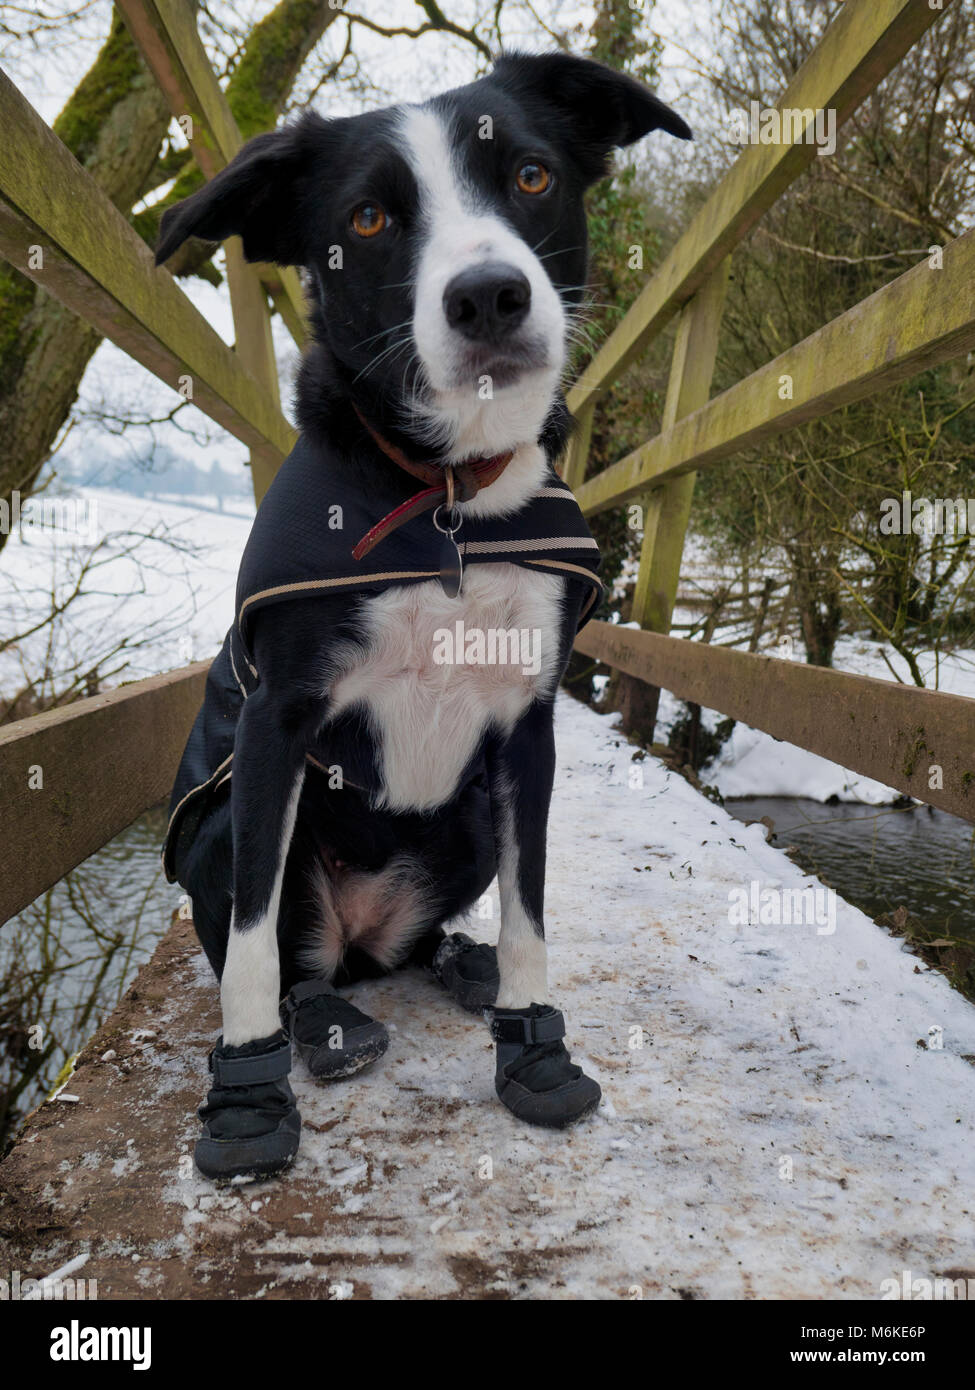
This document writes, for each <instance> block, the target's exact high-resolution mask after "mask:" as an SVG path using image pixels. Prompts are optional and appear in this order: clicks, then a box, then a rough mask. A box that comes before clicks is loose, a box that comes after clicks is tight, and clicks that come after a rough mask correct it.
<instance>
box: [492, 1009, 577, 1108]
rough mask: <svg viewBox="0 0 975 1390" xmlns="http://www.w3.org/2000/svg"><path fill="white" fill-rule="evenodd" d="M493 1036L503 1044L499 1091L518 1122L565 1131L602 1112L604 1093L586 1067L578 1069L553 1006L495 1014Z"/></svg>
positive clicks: (497, 1077)
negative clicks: (597, 1110)
mask: <svg viewBox="0 0 975 1390" xmlns="http://www.w3.org/2000/svg"><path fill="white" fill-rule="evenodd" d="M491 1036H492V1037H493V1038H494V1040H495V1041H496V1043H497V1045H498V1067H497V1072H496V1073H495V1077H494V1087H495V1090H496V1091H497V1093H498V1097H499V1099H500V1101H501V1103H502V1105H506V1106H507V1107H508V1109H509V1110H510V1111H511V1113H512V1115H514V1116H516V1118H517V1119H519V1120H526V1121H527V1122H528V1124H530V1125H545V1126H547V1127H548V1128H549V1129H564V1128H565V1127H566V1125H571V1124H575V1122H576V1120H581V1119H582V1118H583V1117H584V1116H585V1115H590V1114H591V1113H592V1112H593V1111H594V1110H595V1109H596V1107H597V1105H598V1104H599V1101H600V1097H601V1096H602V1092H601V1091H600V1089H599V1087H598V1085H597V1084H596V1082H595V1081H593V1079H592V1077H590V1076H586V1075H585V1073H584V1072H583V1070H582V1068H581V1067H576V1066H573V1064H572V1062H571V1060H570V1058H569V1054H568V1052H567V1051H566V1047H565V1044H564V1043H563V1041H562V1039H563V1038H564V1037H565V1019H564V1018H563V1017H562V1014H561V1013H560V1011H559V1010H558V1009H553V1008H552V1006H551V1005H550V1004H531V1005H530V1006H529V1007H528V1008H527V1009H495V1010H494V1017H493V1018H492V1020H491Z"/></svg>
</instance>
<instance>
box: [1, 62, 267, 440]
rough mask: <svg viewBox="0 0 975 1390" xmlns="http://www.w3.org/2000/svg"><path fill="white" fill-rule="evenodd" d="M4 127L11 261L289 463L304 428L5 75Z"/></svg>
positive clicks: (241, 435)
mask: <svg viewBox="0 0 975 1390" xmlns="http://www.w3.org/2000/svg"><path fill="white" fill-rule="evenodd" d="M0 132H2V135H0V139H2V156H0V198H2V199H3V200H4V201H2V202H0V254H2V255H3V256H4V257H6V259H7V260H9V261H10V263H11V265H13V266H15V267H16V268H17V270H20V271H22V272H23V273H24V274H25V275H28V276H30V278H31V279H32V280H34V281H36V283H37V284H39V285H40V286H42V288H43V289H45V290H47V291H48V292H49V293H50V294H53V295H54V296H55V297H56V298H58V299H60V300H61V301H62V303H64V304H66V305H67V307H68V308H69V309H71V310H73V312H74V313H76V314H78V315H80V316H81V317H82V318H84V319H87V320H88V322H89V323H92V324H94V325H95V327H96V328H98V329H99V331H100V332H101V333H103V334H104V335H105V337H106V338H110V339H111V341H112V342H114V343H115V344H116V345H117V346H118V347H120V348H122V350H123V351H124V352H127V353H128V354H129V356H130V357H133V358H135V360H136V361H137V362H141V363H142V365H143V366H144V367H147V368H148V370H149V371H151V372H153V373H154V375H156V376H158V377H159V378H160V380H162V381H164V382H165V383H166V385H167V386H171V387H172V388H173V389H174V390H180V389H182V390H183V392H184V394H185V393H186V392H187V391H191V392H192V400H193V404H194V405H197V406H199V408H200V409H201V410H203V411H205V413H206V414H207V415H209V416H210V417H211V418H212V419H213V420H216V421H217V423H218V424H220V425H223V427H224V428H225V429H227V430H229V431H230V433H231V434H233V435H235V436H236V437H237V438H238V439H240V440H242V441H243V443H245V444H247V445H248V446H249V447H251V448H252V449H267V448H270V449H272V450H274V451H276V452H277V453H278V454H279V455H280V456H281V457H283V456H284V455H285V454H286V453H287V452H288V451H289V450H290V448H291V447H292V444H293V441H294V431H293V429H292V428H291V426H290V425H289V424H288V422H287V420H286V419H285V418H284V416H283V415H282V414H281V412H280V410H279V409H276V408H275V406H274V404H273V402H272V401H270V400H269V398H268V396H267V393H266V392H265V391H262V390H261V389H260V386H259V384H258V383H257V382H256V381H255V380H254V378H253V377H252V376H251V375H250V373H249V372H248V371H247V370H246V368H245V367H244V365H243V364H242V362H241V361H240V359H239V357H238V356H237V355H236V354H235V353H234V352H233V351H232V350H231V349H230V348H229V347H227V345H226V343H224V342H223V340H222V339H221V338H220V336H219V335H218V334H217V333H216V332H215V331H214V330H213V329H212V328H211V327H210V325H209V324H208V323H207V321H206V319H204V317H203V315H202V314H201V313H200V312H199V311H198V310H197V309H196V308H195V307H194V306H193V304H192V303H191V302H190V300H189V299H187V297H186V295H185V294H183V292H182V291H181V290H180V289H179V287H178V286H177V284H176V282H175V280H173V278H172V276H171V275H170V274H169V273H168V272H167V271H165V270H162V269H157V268H156V266H155V265H153V258H152V252H151V251H150V250H149V248H148V247H147V246H146V244H145V242H143V240H142V238H141V237H140V236H139V235H138V233H137V232H135V231H134V230H133V228H132V227H131V226H130V225H129V223H128V222H127V221H126V220H125V218H124V217H123V216H122V214H121V213H120V212H119V210H118V209H117V208H116V207H115V206H114V204H113V203H112V202H111V201H110V200H109V199H108V198H107V197H106V196H105V194H104V193H103V192H102V190H101V189H100V188H99V187H98V185H97V184H96V183H95V181H94V179H92V178H91V176H90V175H89V174H88V173H87V171H86V170H85V169H83V168H82V166H81V165H80V164H79V163H78V161H77V160H76V159H75V158H74V156H73V155H72V154H71V153H70V152H69V151H68V150H67V149H66V148H65V146H64V145H63V144H62V143H61V141H60V140H59V139H58V138H57V136H56V135H55V134H54V133H53V131H52V130H51V129H50V128H49V127H48V126H47V125H46V124H45V123H44V121H42V120H41V118H40V116H39V115H38V114H37V112H36V111H35V110H34V109H33V107H32V106H31V105H30V104H29V103H28V102H27V101H26V100H25V98H24V97H23V96H21V94H20V92H18V90H17V88H16V87H15V86H14V85H13V83H12V82H11V81H10V79H9V78H8V77H7V76H6V74H5V73H3V72H0ZM38 252H39V253H40V256H38V254H37V253H38Z"/></svg>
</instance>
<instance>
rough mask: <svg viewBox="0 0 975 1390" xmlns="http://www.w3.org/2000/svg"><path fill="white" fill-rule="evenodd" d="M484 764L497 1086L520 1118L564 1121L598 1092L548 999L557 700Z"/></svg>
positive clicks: (494, 748)
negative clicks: (548, 871)
mask: <svg viewBox="0 0 975 1390" xmlns="http://www.w3.org/2000/svg"><path fill="white" fill-rule="evenodd" d="M487 764H488V780H489V785H490V791H491V818H492V823H493V826H494V841H495V851H496V854H497V861H498V888H499V891H500V895H501V933H500V937H499V939H498V968H499V971H500V976H501V983H500V986H499V989H498V1002H497V1007H496V1008H495V1010H494V1015H493V1019H492V1024H491V1031H492V1033H493V1035H494V1038H495V1041H496V1042H497V1070H496V1074H495V1088H496V1090H497V1093H498V1096H499V1098H500V1100H501V1101H502V1103H503V1104H504V1105H506V1106H507V1107H508V1109H509V1110H510V1111H511V1112H512V1113H513V1114H514V1115H516V1116H517V1117H518V1118H519V1119H522V1120H527V1121H528V1122H529V1123H531V1124H537V1125H548V1126H552V1127H554V1128H562V1127H563V1126H565V1125H568V1124H572V1123H573V1122H574V1121H575V1120H578V1119H581V1118H582V1117H583V1116H584V1115H587V1114H589V1113H590V1112H591V1111H593V1110H595V1108H596V1106H597V1105H598V1104H599V1099H600V1090H599V1086H598V1085H597V1084H596V1082H595V1081H593V1080H592V1079H591V1078H590V1077H588V1076H586V1075H584V1073H583V1072H582V1070H581V1069H580V1068H579V1067H576V1066H573V1065H572V1062H571V1060H570V1058H569V1053H568V1051H567V1050H566V1047H565V1044H564V1043H563V1042H562V1038H563V1037H564V1035H565V1021H564V1019H563V1017H562V1014H561V1012H560V1011H559V1010H558V1009H556V1008H554V1007H553V1006H552V1005H551V1004H550V1003H549V1002H548V979H547V956H546V948H545V927H544V920H543V910H544V897H545V841H546V830H547V825H548V811H549V803H550V801H551V796H552V783H553V780H554V776H555V733H554V728H553V707H552V705H551V704H548V703H542V702H538V703H536V704H534V705H532V706H531V708H530V709H529V710H528V712H527V713H526V714H525V715H524V716H523V717H522V719H521V720H520V721H519V722H518V724H517V725H516V726H515V728H514V729H513V731H512V732H511V734H510V735H509V736H508V737H498V738H496V739H494V740H493V741H492V743H491V745H490V747H489V749H488V754H487Z"/></svg>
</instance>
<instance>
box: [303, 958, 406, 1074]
mask: <svg viewBox="0 0 975 1390" xmlns="http://www.w3.org/2000/svg"><path fill="white" fill-rule="evenodd" d="M281 1022H282V1024H283V1025H284V1027H285V1029H286V1030H287V1031H288V1032H289V1033H290V1034H291V1041H292V1043H293V1044H294V1048H295V1051H296V1052H297V1053H298V1056H299V1057H301V1058H303V1059H304V1061H305V1063H306V1064H307V1066H308V1070H309V1071H310V1072H311V1074H312V1076H316V1077H318V1078H319V1080H321V1081H336V1080H338V1078H339V1077H342V1076H352V1075H354V1073H355V1072H357V1071H361V1070H362V1068H363V1067H367V1066H368V1065H369V1063H370V1062H375V1061H376V1060H377V1058H379V1057H381V1056H382V1055H383V1053H384V1052H385V1051H386V1049H387V1047H388V1046H389V1034H388V1033H387V1032H386V1028H385V1025H384V1024H382V1023H377V1022H376V1020H375V1019H374V1018H370V1017H369V1015H368V1014H364V1013H363V1012H362V1011H361V1009H357V1008H356V1007H355V1005H354V1004H350V1003H349V1001H348V1000H347V999H343V998H341V996H340V995H338V994H332V993H331V992H330V991H329V988H328V985H327V984H326V983H325V981H324V980H302V981H301V982H300V983H299V984H297V985H295V987H294V989H292V990H291V992H290V993H289V994H287V995H286V996H285V998H284V1001H283V1002H282V1004H281Z"/></svg>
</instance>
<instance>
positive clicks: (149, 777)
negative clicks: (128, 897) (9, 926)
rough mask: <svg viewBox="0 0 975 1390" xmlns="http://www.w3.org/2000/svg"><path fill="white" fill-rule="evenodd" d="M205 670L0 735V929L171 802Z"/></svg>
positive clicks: (124, 689)
mask: <svg viewBox="0 0 975 1390" xmlns="http://www.w3.org/2000/svg"><path fill="white" fill-rule="evenodd" d="M209 664H210V663H209V662H207V661H200V662H197V664H196V665H194V666H187V667H186V668H185V669H183V670H181V671H170V672H169V673H168V674H167V675H165V676H153V677H151V679H149V680H144V681H137V682H135V683H134V684H132V685H123V686H121V687H119V689H118V690H113V691H111V692H109V693H108V694H106V695H94V696H92V697H91V698H90V699H88V700H78V701H76V702H75V703H74V704H71V705H65V706H64V707H63V708H62V709H54V710H49V711H48V712H47V713H46V714H35V715H33V716H32V717H31V718H29V719H21V720H18V721H17V723H15V724H6V725H2V726H0V825H2V826H3V834H2V835H0V924H2V923H3V922H6V921H7V920H8V918H10V917H12V916H13V915H14V913H16V912H19V911H20V910H21V908H24V907H26V906H27V904H28V903H31V902H33V901H34V899H35V898H36V897H37V896H38V894H39V893H43V892H44V891H45V890H46V889H48V888H50V887H51V885H52V884H54V883H57V881H58V879H60V878H63V877H64V875H65V874H66V873H68V872H69V871H70V870H71V869H73V868H74V867H75V865H76V864H80V863H81V861H82V860H83V859H87V857H88V855H89V854H93V853H94V852H95V850H97V849H100V848H101V847H102V845H105V844H107V843H108V841H109V840H111V839H112V837H113V836H115V835H117V834H118V833H119V832H120V831H122V830H124V829H125V827H126V826H127V825H131V824H132V822H133V821H134V820H135V819H136V818H137V817H138V816H140V815H142V813H143V811H146V810H148V809H149V807H150V806H155V805H157V804H158V803H159V802H160V801H162V800H164V799H165V798H167V797H168V796H169V793H170V790H171V788H172V785H173V778H174V776H175V774H176V768H177V766H178V765H179V760H180V757H181V755H182V752H183V746H184V744H185V743H186V738H187V735H188V734H189V731H190V728H191V727H192V724H193V720H194V719H195V718H196V713H197V710H198V708H199V706H200V702H201V700H202V699H203V687H204V683H205V681H206V673H207V669H208V667H209Z"/></svg>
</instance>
